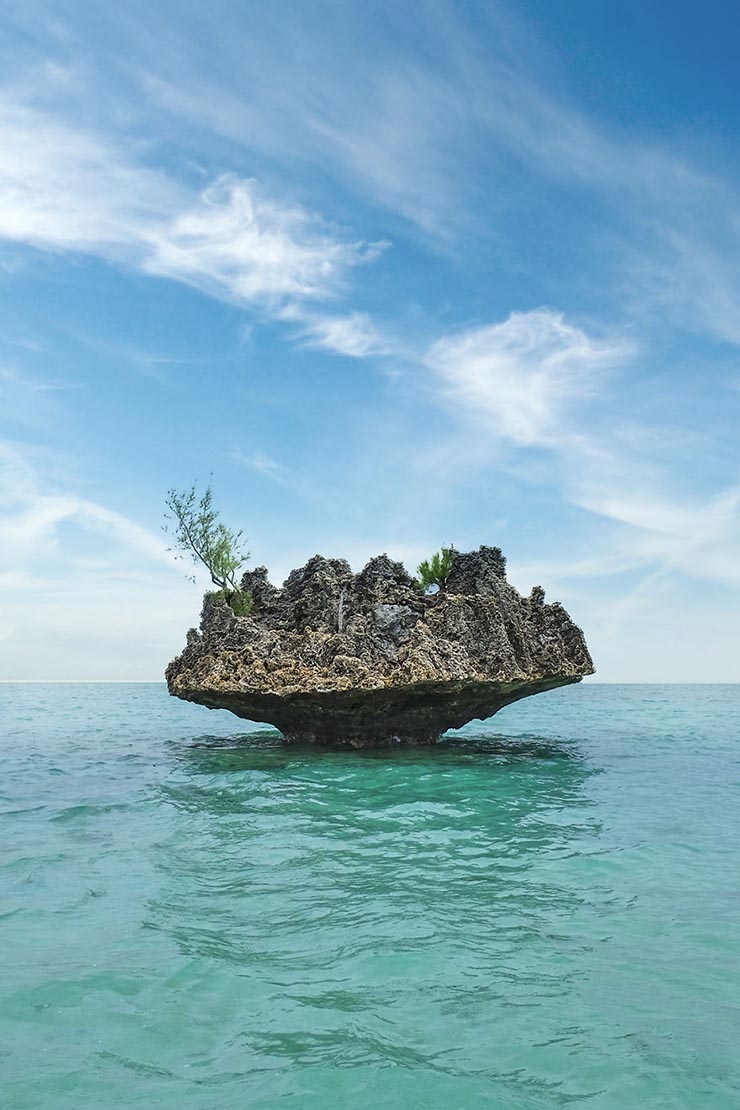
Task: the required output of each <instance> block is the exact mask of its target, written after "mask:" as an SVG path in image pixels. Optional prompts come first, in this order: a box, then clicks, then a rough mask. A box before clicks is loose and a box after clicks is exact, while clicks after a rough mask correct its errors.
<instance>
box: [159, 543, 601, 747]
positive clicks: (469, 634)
mask: <svg viewBox="0 0 740 1110" xmlns="http://www.w3.org/2000/svg"><path fill="white" fill-rule="evenodd" d="M242 587H243V588H244V589H245V590H249V591H250V592H251V594H252V597H253V601H254V605H253V609H252V612H251V613H250V615H249V616H242V617H236V616H234V614H233V612H232V611H231V609H230V607H229V606H228V605H227V604H226V602H225V601H223V600H222V599H216V598H214V597H209V596H208V595H206V598H205V602H204V606H203V613H202V617H201V625H200V631H196V630H195V629H191V630H190V632H189V633H188V638H187V646H186V648H185V650H184V651H183V652H182V654H181V655H179V656H178V657H177V658H176V659H175V660H173V662H172V663H170V665H169V667H168V668H167V685H168V688H169V691H170V693H171V694H174V695H175V696H176V697H179V698H184V699H185V700H186V701H194V702H199V703H200V704H201V705H207V706H209V707H210V708H212V709H230V710H231V712H232V713H235V714H236V715H237V716H239V717H245V718H247V719H248V720H251V721H267V722H269V723H271V724H273V725H275V726H276V727H277V728H279V729H280V731H281V732H282V733H283V734H284V736H285V738H286V740H288V741H301V742H309V743H315V744H324V745H328V746H345V745H346V746H351V747H372V746H382V745H386V744H390V743H394V742H403V743H412V744H427V743H431V742H433V741H435V740H436V739H437V738H438V737H439V736H440V734H441V733H442V732H444V731H445V730H446V729H448V728H459V727H460V726H461V725H464V724H465V723H466V722H467V721H470V720H472V719H474V718H481V717H490V716H492V715H493V714H494V713H496V712H497V711H498V710H499V709H501V708H502V707H503V706H505V705H509V704H510V703H511V702H513V701H517V700H518V699H519V698H524V697H527V696H528V695H529V694H536V693H539V692H540V691H541V690H550V689H552V688H553V687H556V686H564V685H567V684H568V683H571V682H579V681H580V680H581V678H582V677H583V676H584V675H588V674H592V673H593V665H592V663H591V657H590V655H589V653H588V649H587V647H586V644H585V641H584V638H583V634H582V632H581V630H580V629H579V628H578V627H577V626H576V625H575V624H574V623H573V622H572V621H571V619H570V617H569V616H568V614H567V613H566V611H565V610H564V609H563V607H562V606H561V605H559V604H554V605H546V604H545V600H544V598H545V594H544V590H543V589H542V588H541V587H540V586H535V588H534V589H533V590H532V593H531V594H530V596H529V597H526V598H525V597H522V596H521V595H520V594H519V593H518V592H517V590H515V589H514V587H513V586H511V585H510V584H509V583H508V582H507V581H506V560H505V559H504V557H503V556H502V554H501V552H500V550H499V549H498V548H497V547H481V548H480V550H479V551H476V552H471V553H469V554H463V553H460V552H458V553H456V555H455V561H454V564H453V568H452V571H451V573H450V575H449V578H448V581H447V584H446V587H445V589H444V591H442V592H440V593H437V594H423V593H421V592H420V590H419V589H418V587H417V586H416V585H415V584H414V581H413V579H412V578H411V577H410V576H409V575H408V573H407V572H406V570H405V569H404V567H403V565H402V564H401V563H396V562H393V561H392V560H391V559H389V558H388V556H387V555H379V556H378V557H377V558H375V559H371V560H370V562H369V563H368V564H367V566H366V567H365V568H364V570H362V571H361V572H360V573H359V574H357V575H355V574H353V573H352V571H351V569H350V566H349V564H348V563H347V562H345V560H344V559H324V558H322V557H321V556H319V555H315V556H314V557H313V558H312V559H310V560H309V561H308V563H307V564H306V565H305V567H303V568H301V569H300V570H294V571H293V573H292V574H291V575H290V576H289V577H288V579H287V580H286V582H285V584H284V585H283V587H282V589H277V588H276V587H275V586H273V585H271V584H270V582H268V580H267V571H266V570H265V568H264V567H259V568H258V569H257V570H253V571H250V572H248V573H247V574H245V575H244V578H243V580H242Z"/></svg>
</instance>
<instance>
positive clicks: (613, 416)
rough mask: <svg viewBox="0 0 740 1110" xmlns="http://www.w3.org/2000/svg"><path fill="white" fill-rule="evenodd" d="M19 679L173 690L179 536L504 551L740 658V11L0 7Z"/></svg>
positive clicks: (611, 671) (12, 608) (639, 621)
mask: <svg viewBox="0 0 740 1110" xmlns="http://www.w3.org/2000/svg"><path fill="white" fill-rule="evenodd" d="M0 24H1V25H2V28H1V30H0V678H2V679H7V680H21V679H22V680H36V679H39V680H111V679H114V680H159V679H161V677H162V673H163V670H164V667H165V666H166V664H167V662H168V661H169V660H170V659H171V658H172V657H173V656H174V655H175V654H177V652H178V651H179V650H180V649H181V647H182V646H183V644H184V638H185V632H186V630H187V628H189V627H190V626H192V625H195V624H197V619H198V613H199V609H200V600H201V594H202V591H203V589H204V588H206V586H207V584H208V583H207V581H206V579H204V578H203V577H202V576H201V577H200V578H199V579H198V581H197V583H196V584H195V585H194V584H193V583H191V582H190V581H189V580H188V578H187V577H186V570H187V568H186V567H184V566H183V564H182V563H180V562H177V561H175V560H174V558H173V554H172V552H171V551H169V550H168V540H167V537H166V535H164V534H163V532H162V528H161V526H162V522H163V512H164V500H165V495H166V492H167V490H168V489H169V488H170V487H175V488H178V489H184V488H187V487H189V486H190V485H191V484H192V483H193V482H195V481H198V482H199V484H200V488H201V489H202V488H203V487H204V486H205V484H207V482H208V481H209V478H210V477H211V476H212V486H213V492H214V499H215V501H216V504H217V506H218V507H219V509H220V510H221V513H222V516H223V518H224V520H225V521H226V522H227V524H229V525H231V526H232V527H233V528H242V529H243V530H244V533H245V535H246V537H247V538H248V544H247V546H248V548H249V551H250V565H251V566H259V565H265V566H267V567H268V570H269V574H270V577H271V579H272V580H273V581H274V582H276V583H279V582H281V581H282V580H283V579H284V578H285V576H286V575H287V574H288V573H289V572H290V570H291V569H292V568H293V567H297V566H300V565H302V564H303V563H304V562H305V561H306V560H307V559H308V558H309V557H310V556H311V555H313V554H315V553H317V552H318V553H320V554H322V555H325V556H328V557H344V558H347V559H348V560H349V561H350V563H351V564H352V566H353V568H354V569H355V570H359V569H360V568H361V567H362V565H363V564H364V562H366V561H367V559H369V558H370V557H372V556H373V555H376V554H379V553H380V552H384V551H385V552H387V553H388V554H389V555H391V556H392V557H394V558H398V559H401V560H403V561H404V562H405V563H406V565H407V567H408V568H409V569H411V570H413V569H414V568H415V566H416V564H417V563H418V562H419V561H420V559H421V558H423V557H425V556H427V555H429V554H430V553H431V552H433V551H434V550H436V549H437V548H439V547H440V545H441V544H444V543H452V544H454V546H455V547H457V548H458V549H460V550H470V549H473V548H477V547H478V545H480V544H497V545H499V546H500V547H501V548H502V549H503V551H504V553H505V554H506V555H507V557H508V561H509V578H510V581H512V582H513V583H514V585H516V586H517V588H519V589H520V590H521V591H522V592H523V593H525V592H529V590H530V588H531V587H532V585H534V584H535V583H537V584H541V585H542V586H544V588H545V590H546V594H547V599H548V600H549V601H554V600H559V601H561V602H562V603H563V604H564V605H565V606H566V607H567V609H568V610H569V612H570V613H571V615H572V616H573V618H574V619H575V620H576V621H577V623H578V624H580V625H581V627H582V628H583V629H584V631H585V633H586V638H587V641H588V643H589V646H590V648H591V651H592V655H593V657H594V662H595V665H596V668H597V675H596V678H597V679H598V680H600V681H608V682H612V681H614V682H620V681H623V682H639V681H653V682H661V681H675V682H690V681H701V682H704V681H720V682H721V681H724V682H735V681H738V680H739V679H740V664H739V659H740V652H738V646H739V645H738V631H737V630H738V627H739V626H740V455H739V453H738V418H739V416H740V362H739V355H740V184H739V182H740V172H739V171H740V144H738V142H737V135H738V125H739V124H740V95H738V94H739V93H740V89H739V88H738V76H737V57H736V43H737V39H738V34H740V11H739V10H738V8H737V5H735V4H733V3H731V2H729V0H728V2H723V0H708V3H706V4H704V5H701V6H697V5H696V3H687V2H684V0H674V3H672V4H671V5H670V10H668V9H666V8H665V6H663V5H651V4H645V3H644V0H620V3H619V4H616V3H614V2H613V0H518V2H517V3H499V2H498V0H486V2H482V3H476V2H472V0H469V2H466V0H458V2H457V3H451V2H444V0H438V2H426V0H418V2H417V3H415V4H413V5H411V4H398V3H392V2H386V0H376V2H364V3H360V2H359V0H343V2H335V0H332V2H326V0H312V2H311V3H310V4H308V3H305V2H294V0H281V3H279V4H275V3H267V2H256V0H252V2H250V3H245V2H241V3H237V2H234V0H232V2H225V0H211V2H210V3H209V4H208V5H206V4H203V3H194V2H192V0H176V2H174V0H157V2H156V3H154V4H152V3H151V0H149V2H147V3H143V2H140V0H127V3H126V4H122V5H113V4H100V3H93V2H89V0H70V2H65V0H53V2H45V0H25V2H24V3H23V4H18V3H16V2H15V0H13V2H8V0H0Z"/></svg>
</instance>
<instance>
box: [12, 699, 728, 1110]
mask: <svg viewBox="0 0 740 1110" xmlns="http://www.w3.org/2000/svg"><path fill="white" fill-rule="evenodd" d="M0 730H1V731H2V736H3V740H2V763H3V766H2V779H1V781H0V817H1V820H2V825H1V827H2V832H3V835H2V839H1V840H0V852H1V854H2V869H1V871H0V876H1V878H0V882H1V883H2V908H1V909H0V995H1V997H0V1092H1V1093H0V1105H1V1106H2V1107H3V1110H36V1108H43V1110H93V1108H94V1110H113V1108H124V1110H128V1108H130V1107H140V1108H142V1110H143V1108H146V1110H163V1108H170V1107H173V1108H178V1110H195V1108H197V1110H242V1108H244V1107H249V1108H250V1110H251V1108H257V1107H265V1108H267V1107H270V1108H272V1107H277V1108H279V1107H283V1106H295V1107H297V1108H300V1110H304V1108H306V1110H328V1108H334V1107H347V1108H349V1110H370V1108H373V1110H375V1108H381V1107H403V1108H409V1110H411V1108H416V1107H419V1108H422V1107H423V1108H425V1110H435V1108H437V1107H440V1108H444V1110H456V1108H460V1110H468V1108H474V1107H478V1106H481V1105H484V1106H492V1107H497V1108H498V1107H503V1108H509V1107H511V1108H518V1107H521V1108H525V1110H536V1108H538V1107H561V1106H568V1107H569V1106H578V1107H599V1108H604V1110H606V1108H615V1110H617V1108H618V1110H625V1108H632V1107H636V1108H637V1107H639V1108H641V1110H643V1108H651V1107H661V1108H664V1107H687V1108H691V1110H697V1108H704V1107H707V1108H712V1110H715V1108H724V1107H732V1108H736V1107H738V1106H740V1061H739V1059H738V1046H739V1045H740V970H739V969H740V742H739V740H740V737H739V733H740V687H738V686H693V687H692V686H599V685H597V684H584V685H581V686H579V687H572V688H569V689H564V690H559V691H553V692H551V693H548V694H544V695H540V696H538V697H536V698H531V699H529V700H528V701H526V702H522V703H520V704H518V705H514V706H511V707H509V708H508V709H506V710H504V711H503V712H501V713H500V714H499V715H498V716H497V717H495V718H493V720H491V721H489V722H488V723H486V724H485V725H482V724H480V723H478V724H475V725H470V726H468V727H467V728H466V729H464V730H462V731H461V732H460V733H457V734H455V735H454V737H452V738H450V739H448V740H446V741H445V742H444V743H442V744H441V745H440V746H439V747H438V748H436V749H431V750H424V751H421V750H416V751H394V752H391V753H385V754H382V755H380V754H353V753H319V752H314V751H305V750H300V751H295V750H292V749H290V750H286V749H284V748H283V747H282V746H281V745H280V742H279V740H277V739H276V734H275V733H273V732H272V731H271V730H269V729H265V728H254V727H252V726H249V725H247V724H246V723H245V722H243V721H238V720H237V719H236V718H234V717H231V716H229V715H228V714H226V713H209V712H208V711H207V710H205V709H201V708H199V707H196V706H188V705H185V704H183V703H181V702H177V701H174V700H172V699H169V698H168V697H167V694H166V691H165V690H164V687H161V686H158V685H143V684H142V685H90V686H86V685H79V686H54V685H49V686H36V685H31V686H23V685H19V686H9V685H6V686H0Z"/></svg>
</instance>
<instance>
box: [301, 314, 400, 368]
mask: <svg viewBox="0 0 740 1110" xmlns="http://www.w3.org/2000/svg"><path fill="white" fill-rule="evenodd" d="M293 319H295V320H296V322H297V323H298V324H299V328H300V334H301V335H302V337H303V338H304V340H305V342H306V344H307V346H310V347H322V348H324V349H325V350H328V351H332V352H334V354H338V355H347V356H349V357H350V358H370V357H371V356H373V355H384V354H388V353H389V352H390V351H392V350H393V349H394V345H393V343H392V342H391V341H390V340H389V338H388V337H387V336H385V335H383V334H382V332H381V331H380V329H379V327H378V326H377V324H376V323H375V321H374V320H373V319H372V318H371V317H370V315H369V314H368V313H367V312H350V313H347V315H345V316H320V315H317V314H315V313H312V314H307V313H300V312H297V313H294V314H293Z"/></svg>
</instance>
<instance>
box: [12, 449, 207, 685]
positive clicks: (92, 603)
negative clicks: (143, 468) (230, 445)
mask: <svg viewBox="0 0 740 1110" xmlns="http://www.w3.org/2000/svg"><path fill="white" fill-rule="evenodd" d="M55 463H56V460H55V459H54V457H53V456H51V455H48V454H47V455H41V456H40V455H39V453H38V452H36V451H34V450H32V449H28V448H24V447H22V446H19V445H15V444H12V443H8V442H2V441H0V677H2V678H8V679H12V678H26V677H28V678H44V677H51V678H80V679H85V678H115V677H131V678H142V679H147V678H151V677H156V676H157V675H158V674H160V673H161V671H162V669H163V667H164V665H165V663H166V662H167V661H168V659H169V658H170V656H171V655H172V654H174V651H175V650H176V649H177V648H178V646H179V644H180V640H181V638H182V631H183V628H184V627H187V623H188V622H190V623H191V624H192V623H194V618H195V616H196V614H197V611H198V605H199V596H198V593H197V591H194V590H193V587H192V585H191V584H190V583H187V582H186V580H185V577H184V575H183V572H182V568H181V567H180V565H179V564H177V563H176V562H175V559H174V556H173V554H172V553H171V552H170V551H168V550H167V545H166V542H165V538H164V537H163V536H160V535H159V534H157V533H156V532H153V531H151V530H150V529H148V528H146V527H144V526H142V525H141V524H140V523H138V522H137V521H134V520H132V519H130V518H129V517H128V516H126V515H125V514H122V513H120V512H117V511H115V510H113V509H110V508H109V507H108V506H106V505H102V504H100V503H99V502H97V501H93V500H90V499H89V498H86V497H83V496H80V495H79V494H78V493H77V492H76V491H74V490H71V489H65V488H63V487H62V485H61V483H60V481H59V479H58V478H55V476H54V471H57V473H58V472H59V470H60V469H62V468H60V467H59V466H57V465H55ZM81 553H82V554H81ZM134 644H138V647H137V648H136V650H134V647H133V645H134Z"/></svg>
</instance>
